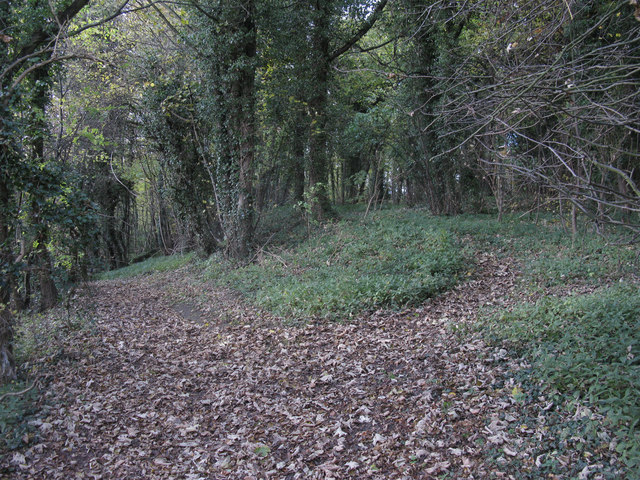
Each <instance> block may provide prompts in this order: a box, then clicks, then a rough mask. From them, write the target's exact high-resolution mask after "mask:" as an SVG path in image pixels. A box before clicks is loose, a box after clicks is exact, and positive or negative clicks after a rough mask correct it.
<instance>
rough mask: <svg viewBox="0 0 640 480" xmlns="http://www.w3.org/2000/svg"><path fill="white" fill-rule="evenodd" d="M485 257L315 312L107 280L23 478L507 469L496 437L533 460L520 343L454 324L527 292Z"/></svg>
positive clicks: (94, 291) (159, 281)
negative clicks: (524, 421) (517, 407)
mask: <svg viewBox="0 0 640 480" xmlns="http://www.w3.org/2000/svg"><path fill="white" fill-rule="evenodd" d="M479 265H480V267H481V268H480V270H481V272H480V273H479V275H478V277H477V278H476V279H474V280H472V281H469V282H467V283H465V284H463V285H461V286H460V287H458V288H457V289H456V290H454V291H452V292H449V293H447V294H445V295H443V296H442V297H440V298H438V299H436V300H434V301H432V302H430V303H427V304H426V305H424V306H423V307H422V308H418V309H412V310H407V311H405V312H401V313H395V314H389V313H383V312H379V313H376V314H373V315H370V316H367V317H365V318H362V319H359V320H358V321H354V322H349V323H335V322H316V323H313V324H307V325H305V326H299V325H285V324H283V323H282V322H281V321H279V320H277V319H272V318H269V316H267V315H263V314H260V313H259V312H255V311H252V310H251V309H249V308H247V307H246V306H245V305H242V304H241V303H239V302H237V301H235V300H234V298H233V297H232V296H230V295H225V294H223V293H220V292H216V291H214V290H213V289H210V288H209V287H207V286H203V285H200V286H198V283H197V282H194V281H193V280H190V279H189V278H188V276H187V275H186V274H185V277H184V278H182V277H177V276H176V275H175V274H165V275H156V276H152V277H137V278H134V279H131V280H127V281H111V282H100V283H94V284H92V285H90V286H88V287H87V289H86V291H85V295H84V299H83V300H82V301H83V302H89V303H90V305H91V306H92V308H93V311H94V314H95V318H96V322H95V327H94V328H93V330H89V331H86V332H83V333H81V337H80V338H76V339H75V341H74V342H73V343H70V344H68V345H65V347H64V360H62V361H60V362H59V363H58V364H57V365H56V366H55V367H54V369H53V371H52V373H53V374H54V377H53V380H52V381H51V383H50V384H49V385H48V390H47V393H46V398H45V402H46V403H47V404H48V405H49V406H50V407H51V408H50V410H49V411H48V412H47V413H46V415H44V416H43V417H42V418H41V420H38V422H37V423H38V425H37V427H38V433H39V435H38V437H39V438H37V439H36V440H34V441H33V442H32V443H31V444H30V445H29V446H28V448H25V449H23V450H22V451H21V452H20V453H17V454H14V455H13V457H11V456H9V457H8V458H6V459H3V461H5V460H6V462H8V463H11V468H15V478H33V479H43V478H61V479H69V478H122V479H125V478H127V479H133V478H175V479H192V480H195V479H226V478H229V479H262V478H265V479H266V478H273V479H297V478H300V479H303V478H304V479H330V478H335V479H342V478H371V479H377V478H379V479H383V478H384V479H391V478H398V479H404V478H406V479H411V478H437V476H438V475H439V474H442V473H445V472H448V473H449V474H450V475H451V476H452V477H454V478H486V477H487V476H488V474H489V471H491V472H493V474H497V475H500V474H499V472H498V471H497V470H499V463H498V464H494V465H492V466H489V465H487V464H486V462H485V460H484V458H485V457H484V450H486V449H487V448H500V449H503V452H504V455H523V461H525V462H532V461H533V460H532V459H527V458H526V453H522V454H521V453H518V451H517V450H518V449H517V447H516V446H515V444H514V442H515V443H517V442H518V439H517V435H516V436H513V435H511V436H509V435H508V434H507V428H506V427H507V424H508V420H509V417H508V411H509V409H511V408H513V402H512V401H511V398H510V392H511V390H512V388H513V386H512V385H510V384H509V382H508V381H507V383H506V384H505V383H504V380H505V378H503V373H504V371H505V370H506V368H507V365H508V362H506V361H504V356H505V353H506V352H504V351H495V350H492V349H489V348H488V347H486V346H485V345H484V344H483V343H482V342H481V341H480V340H475V341H470V342H468V343H463V344H461V343H460V340H459V339H458V337H457V336H456V335H454V334H453V333H452V332H451V329H450V328H448V327H447V325H448V324H449V323H450V322H453V323H459V322H465V321H469V320H473V318H474V316H475V315H476V312H477V310H478V308H479V307H481V306H483V305H487V304H495V303H499V302H501V301H503V299H504V298H507V294H508V293H509V292H510V291H512V290H513V289H514V285H515V282H514V278H515V273H514V272H513V271H512V269H510V268H508V267H507V266H504V265H501V264H500V263H499V262H497V260H496V259H495V258H493V257H491V256H489V255H487V256H485V257H483V258H480V259H479ZM196 304H198V305H200V306H204V308H203V309H201V310H199V311H196V310H195V308H192V305H193V306H195V305H196ZM505 412H507V420H506V421H505ZM40 422H41V423H40ZM533 434H535V432H528V433H526V432H523V433H522V435H533Z"/></svg>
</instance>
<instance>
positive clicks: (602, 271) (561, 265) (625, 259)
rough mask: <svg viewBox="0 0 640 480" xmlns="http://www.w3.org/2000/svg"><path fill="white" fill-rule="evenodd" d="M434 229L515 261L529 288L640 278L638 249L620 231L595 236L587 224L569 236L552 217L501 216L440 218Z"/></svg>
mask: <svg viewBox="0 0 640 480" xmlns="http://www.w3.org/2000/svg"><path fill="white" fill-rule="evenodd" d="M434 224H437V225H441V226H442V227H443V228H447V229H448V230H450V231H452V232H454V233H455V234H457V235H458V236H470V237H472V238H473V240H474V242H475V244H476V246H477V248H478V249H480V250H491V251H493V252H494V253H497V254H498V255H511V256H513V257H515V258H516V259H517V260H519V261H520V263H521V265H522V272H523V274H524V281H525V283H526V286H527V287H528V288H531V287H533V288H544V287H551V286H557V285H563V284H568V283H571V284H595V285H598V284H601V283H602V282H603V281H604V280H615V281H618V280H619V279H620V278H621V277H626V276H629V275H636V276H637V275H638V274H640V258H639V252H638V249H637V244H628V243H627V240H628V235H627V233H626V232H624V231H609V232H607V237H606V238H605V237H602V236H600V235H597V234H596V233H594V231H593V229H592V228H591V227H590V225H589V224H588V223H584V224H583V225H582V229H581V230H579V231H578V233H577V235H576V236H575V237H574V236H572V235H571V234H570V233H568V232H567V231H566V229H564V228H562V225H561V223H560V222H559V221H558V219H557V217H555V216H551V215H545V216H541V217H540V218H538V219H534V218H526V217H525V218H523V217H522V216H521V215H516V214H512V215H505V216H504V218H503V220H502V221H500V222H498V220H497V217H496V216H495V215H459V216H456V217H439V218H437V219H434Z"/></svg>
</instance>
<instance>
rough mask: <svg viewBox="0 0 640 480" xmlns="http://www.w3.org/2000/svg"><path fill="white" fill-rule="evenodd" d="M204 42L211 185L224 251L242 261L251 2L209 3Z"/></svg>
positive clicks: (250, 161)
mask: <svg viewBox="0 0 640 480" xmlns="http://www.w3.org/2000/svg"><path fill="white" fill-rule="evenodd" d="M206 17H207V18H206V19H203V21H204V22H205V24H206V26H207V28H206V29H204V31H206V32H207V33H208V38H206V40H205V39H203V40H205V41H206V42H208V43H209V45H208V48H210V50H209V54H210V57H209V61H210V62H211V63H210V65H209V71H210V81H211V84H212V87H213V88H212V97H213V98H212V100H213V106H212V112H211V113H212V120H213V122H212V123H213V129H212V140H213V142H212V143H213V146H214V148H215V154H216V169H215V170H216V174H215V179H214V181H215V183H216V191H217V197H218V198H217V202H218V203H219V212H220V215H221V225H222V228H223V230H224V235H225V238H226V242H227V253H228V254H229V255H230V256H232V257H235V258H246V257H247V256H248V255H249V252H250V251H251V243H252V239H253V222H254V205H253V183H252V180H253V169H254V157H255V148H256V140H255V68H256V65H255V61H256V25H255V4H254V0H243V1H232V0H221V1H214V2H212V5H211V11H210V12H209V13H208V14H207V15H206Z"/></svg>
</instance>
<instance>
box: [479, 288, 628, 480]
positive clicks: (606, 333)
mask: <svg viewBox="0 0 640 480" xmlns="http://www.w3.org/2000/svg"><path fill="white" fill-rule="evenodd" d="M484 328H485V332H486V333H487V336H488V337H489V338H491V339H493V340H494V341H496V342H506V344H507V345H509V346H510V347H511V348H513V349H514V350H515V351H517V352H519V353H520V354H523V355H525V356H526V357H527V358H528V359H529V360H530V362H531V365H532V366H531V368H530V369H529V370H528V371H527V372H526V373H527V375H528V377H529V379H530V380H531V382H534V383H535V382H537V383H538V384H541V385H545V388H546V390H547V391H546V394H547V395H551V396H554V397H555V398H556V403H558V404H564V405H574V404H575V403H576V402H578V403H581V404H585V405H587V406H588V407H589V408H592V409H594V410H595V411H598V412H601V413H602V414H603V415H605V418H606V422H607V425H608V426H609V427H610V428H611V429H612V430H613V431H615V432H616V435H617V439H616V442H617V447H616V449H617V452H618V453H619V455H620V456H621V459H622V460H623V461H624V462H625V464H626V465H627V467H628V468H629V470H630V472H633V473H632V476H631V477H629V478H640V477H638V476H635V477H634V476H633V475H640V425H639V424H638V423H639V421H640V290H639V289H638V287H637V286H634V285H632V284H622V285H615V286H613V287H608V288H603V289H601V290H600V291H598V292H596V293H593V294H589V295H575V296H570V297H565V298H557V297H548V298H543V299H542V300H540V301H538V302H537V303H535V304H525V305H521V306H519V307H518V308H516V309H514V310H513V311H511V312H502V313H499V314H496V315H494V316H492V317H490V318H488V319H487V320H486V323H485V324H484ZM588 421H589V419H588V418H587V419H585V420H584V422H587V423H588ZM584 422H582V423H584ZM592 431H597V429H595V430H594V429H592Z"/></svg>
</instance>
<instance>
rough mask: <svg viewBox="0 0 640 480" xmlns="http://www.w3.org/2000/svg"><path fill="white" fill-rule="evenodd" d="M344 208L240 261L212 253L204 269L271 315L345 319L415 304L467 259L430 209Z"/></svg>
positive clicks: (447, 281)
mask: <svg viewBox="0 0 640 480" xmlns="http://www.w3.org/2000/svg"><path fill="white" fill-rule="evenodd" d="M361 218H362V216H361V215H359V214H357V213H353V212H351V213H349V214H348V215H345V218H344V219H343V220H342V221H340V222H337V223H335V224H331V225H327V226H326V227H325V228H324V229H322V230H320V231H318V232H317V235H315V236H313V237H312V238H310V239H308V240H306V241H304V242H302V243H301V244H299V245H298V246H297V247H294V248H290V249H286V250H281V251H278V252H270V253H264V254H263V255H262V257H261V258H260V259H259V262H257V263H255V264H251V265H247V266H242V267H240V268H230V264H229V263H228V262H225V261H223V260H221V259H220V258H215V259H214V260H211V261H209V263H208V265H207V267H206V268H205V277H206V278H207V279H209V280H213V281H215V282H216V283H218V284H219V285H224V286H227V287H231V288H233V289H235V290H238V291H240V292H242V293H243V294H244V295H245V296H247V297H248V298H249V299H250V300H253V301H254V302H255V303H256V304H257V305H259V306H260V307H262V308H265V309H267V310H270V311H272V312H274V313H275V314H277V315H280V316H283V317H288V318H293V319H301V318H310V317H324V318H332V319H345V318H349V317H353V316H355V315H357V314H359V313H360V312H362V311H371V310H375V309H377V308H393V307H400V306H404V305H411V304H417V303H419V302H422V301H424V300H425V299H427V298H429V297H432V296H434V295H436V294H438V293H439V292H441V291H443V290H445V289H447V288H450V287H451V286H453V285H454V284H455V283H456V282H457V281H458V278H459V276H460V274H461V273H462V272H463V270H464V269H465V267H467V266H468V258H467V256H466V254H465V252H464V251H463V249H462V247H461V245H460V243H459V242H458V241H457V238H456V236H455V235H454V234H452V233H451V232H450V231H448V230H446V229H445V228H442V227H439V226H435V225H434V224H433V223H432V217H430V216H429V215H426V214H424V212H419V211H411V210H400V209H393V210H386V211H385V210H383V211H380V212H376V213H375V214H373V215H370V216H369V218H368V219H367V220H366V221H362V220H361Z"/></svg>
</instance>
